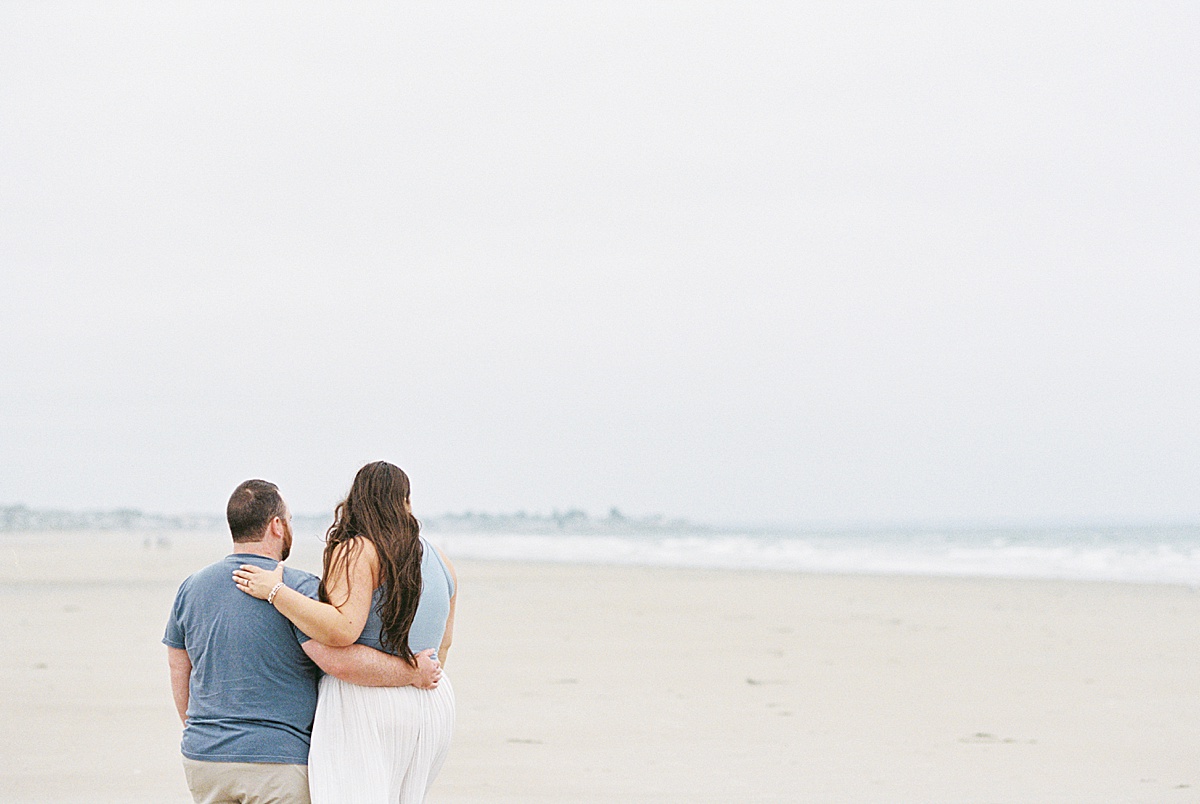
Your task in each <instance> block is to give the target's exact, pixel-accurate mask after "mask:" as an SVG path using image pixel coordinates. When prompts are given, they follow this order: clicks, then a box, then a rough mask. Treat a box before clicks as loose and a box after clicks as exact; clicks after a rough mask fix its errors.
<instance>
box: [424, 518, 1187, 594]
mask: <svg viewBox="0 0 1200 804" xmlns="http://www.w3.org/2000/svg"><path fill="white" fill-rule="evenodd" d="M428 535H429V537H430V538H431V539H432V540H433V541H435V542H437V543H438V544H440V545H441V546H442V547H443V548H444V549H445V550H446V551H447V552H448V553H449V554H450V555H452V556H457V557H461V558H475V559H500V560H512V561H549V562H566V563H604V564H631V565H647V566H671V567H706V568H726V569H765V570H781V571H788V572H815V573H854V574H872V575H924V576H947V577H994V578H1058V579H1070V580H1090V581H1126V582H1135V583H1164V584H1186V585H1191V586H1200V525H1180V526H1157V527H1154V526H1139V527H1129V526H1122V527H1115V526H1114V527H1059V528H1050V527H1039V528H895V529H887V528H869V529H840V530H833V529H831V530H794V531H786V530H772V531H756V530H747V531H745V532H737V531H728V530H723V531H721V532H712V531H705V530H700V529H697V530H695V531H691V532H689V531H686V530H682V531H679V532H655V533H645V532H634V533H610V534H605V533H587V534H562V533H514V532H454V531H452V530H445V531H441V530H439V531H434V532H430V533H429V534H428Z"/></svg>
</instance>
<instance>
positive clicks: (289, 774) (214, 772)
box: [183, 757, 309, 804]
mask: <svg viewBox="0 0 1200 804" xmlns="http://www.w3.org/2000/svg"><path fill="white" fill-rule="evenodd" d="M183 775H184V776H186V777H187V786H188V789H189V790H191V791H192V799H193V800H194V801H195V802H196V804H251V803H252V804H309V800H308V766H307V765H276V764H273V763H268V762H200V761H199V760H195V759H188V758H187V757H184V758H183Z"/></svg>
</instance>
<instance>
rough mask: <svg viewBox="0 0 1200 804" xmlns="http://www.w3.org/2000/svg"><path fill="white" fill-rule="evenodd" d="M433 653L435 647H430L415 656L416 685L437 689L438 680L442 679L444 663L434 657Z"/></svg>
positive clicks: (427, 688) (414, 683)
mask: <svg viewBox="0 0 1200 804" xmlns="http://www.w3.org/2000/svg"><path fill="white" fill-rule="evenodd" d="M433 653H434V649H433V648H430V649H429V650H423V651H421V652H420V653H418V654H416V655H415V656H414V657H413V658H414V659H416V660H417V677H416V678H415V679H413V683H412V685H413V686H414V687H420V688H421V689H423V690H435V689H437V685H438V682H439V681H441V680H442V663H441V662H439V661H438V660H437V659H435V658H433Z"/></svg>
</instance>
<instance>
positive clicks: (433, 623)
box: [358, 538, 454, 653]
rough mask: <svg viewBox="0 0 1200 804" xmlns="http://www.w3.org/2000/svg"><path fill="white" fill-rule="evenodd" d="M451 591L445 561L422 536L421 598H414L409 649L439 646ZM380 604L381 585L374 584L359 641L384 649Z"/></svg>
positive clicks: (448, 572)
mask: <svg viewBox="0 0 1200 804" xmlns="http://www.w3.org/2000/svg"><path fill="white" fill-rule="evenodd" d="M453 595H454V579H453V578H451V577H450V570H449V569H448V568H447V567H446V562H444V561H442V557H441V555H439V554H438V551H437V548H435V547H434V546H433V545H432V544H430V543H429V542H428V541H426V540H425V539H424V538H422V539H421V599H420V601H418V602H417V613H416V616H415V617H413V624H412V628H410V629H409V630H408V649H409V650H411V651H412V652H413V653H420V652H421V651H423V650H428V649H429V648H433V649H434V650H435V651H436V650H437V649H438V648H440V647H441V646H442V637H443V636H444V635H445V633H446V619H447V618H448V617H449V616H450V598H451V597H452V596H453ZM382 604H383V587H382V586H379V587H376V589H375V593H374V594H373V595H371V613H370V614H368V615H367V622H366V625H364V626H363V631H362V636H360V637H359V638H358V644H359V645H367V646H369V647H372V648H375V649H376V650H383V642H382V641H381V639H380V637H381V636H382V635H383V619H382V618H380V616H379V607H380V606H381V605H382Z"/></svg>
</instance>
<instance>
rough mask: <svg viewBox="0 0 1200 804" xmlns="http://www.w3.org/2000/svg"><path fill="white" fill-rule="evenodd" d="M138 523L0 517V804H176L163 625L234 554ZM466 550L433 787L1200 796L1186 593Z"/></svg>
mask: <svg viewBox="0 0 1200 804" xmlns="http://www.w3.org/2000/svg"><path fill="white" fill-rule="evenodd" d="M143 540H144V537H142V536H131V535H129V534H71V535H63V534H49V535H46V536H33V535H14V534H5V535H3V536H0V601H2V603H3V606H2V609H0V645H2V647H0V723H2V724H3V726H2V728H0V801H5V802H25V801H63V802H75V801H79V802H82V801H88V802H99V801H112V802H118V801H119V802H176V801H178V802H187V801H189V800H190V799H189V797H188V795H187V791H186V788H185V786H184V783H183V774H182V771H181V769H180V765H179V755H178V737H179V724H178V722H177V719H176V717H175V714H174V711H173V708H172V705H171V701H170V695H169V692H168V685H167V673H166V666H165V658H164V653H165V652H164V649H163V647H162V645H161V644H160V643H159V639H160V637H161V634H162V627H163V622H164V620H165V617H166V612H167V609H168V607H169V605H170V603H171V600H172V598H173V596H174V592H175V589H176V587H177V585H178V583H179V582H180V581H181V580H182V579H183V577H185V576H186V575H187V574H188V573H190V572H191V571H193V570H195V569H197V568H199V567H200V566H202V565H203V564H204V563H207V562H208V561H211V560H215V559H217V558H219V557H220V556H222V555H224V554H225V553H227V552H229V550H228V545H227V542H226V541H225V540H224V538H223V537H222V536H221V535H219V534H215V535H211V536H204V535H199V534H187V535H172V536H171V537H170V544H169V546H168V545H166V544H163V545H159V544H156V543H155V541H154V540H153V539H150V540H149V542H148V543H146V542H144V541H143ZM298 552H302V553H303V555H298V556H297V557H296V558H295V559H293V561H291V562H289V563H291V564H292V565H294V566H301V567H305V568H309V569H312V568H315V566H314V564H315V561H316V551H315V550H313V549H308V550H307V551H298ZM458 571H459V576H460V580H461V589H462V592H461V595H460V600H459V615H458V626H457V635H456V639H455V645H454V648H453V650H452V651H451V654H450V656H449V661H448V663H447V672H448V674H449V675H450V677H451V678H452V679H453V683H454V686H455V690H456V694H457V697H458V726H457V733H456V736H455V741H454V746H453V749H452V752H451V756H450V760H449V762H448V764H447V765H446V767H445V769H444V770H443V771H442V774H441V776H440V778H439V780H438V782H437V784H436V786H435V796H434V799H433V800H434V801H437V802H602V801H603V802H611V801H646V802H700V801H705V802H708V801H711V802H759V801H762V802H767V801H780V802H784V801H789V802H790V801H813V802H1038V803H1039V804H1045V803H1047V802H1064V804H1065V803H1066V802H1071V803H1072V804H1082V803H1083V802H1098V803H1099V802H1104V803H1105V804H1110V803H1111V802H1176V801H1178V802H1196V801H1200V763H1198V762H1197V758H1198V757H1200V671H1198V668H1200V640H1198V639H1197V623H1200V594H1198V593H1197V592H1195V591H1193V590H1191V589H1188V588H1184V587H1173V586H1137V585H1119V584H1097V583H1079V582H1049V581H997V580H987V581H984V580H934V579H921V578H869V577H851V576H811V575H800V574H783V573H766V572H730V571H701V570H670V569H643V568H630V567H602V566H567V565H533V564H519V565H518V564H502V563H484V562H459V565H458Z"/></svg>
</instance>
